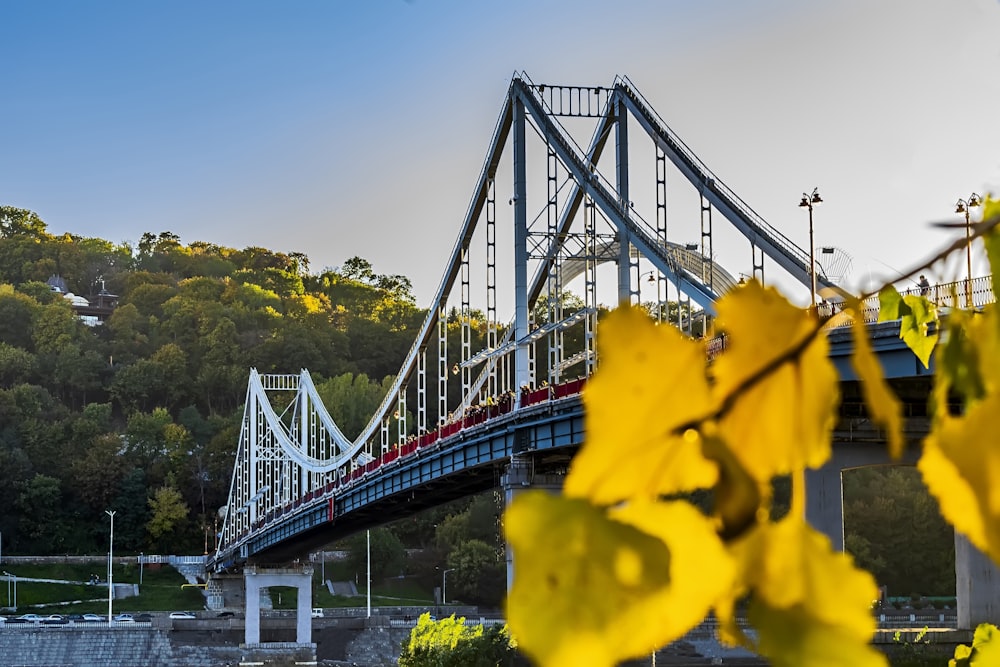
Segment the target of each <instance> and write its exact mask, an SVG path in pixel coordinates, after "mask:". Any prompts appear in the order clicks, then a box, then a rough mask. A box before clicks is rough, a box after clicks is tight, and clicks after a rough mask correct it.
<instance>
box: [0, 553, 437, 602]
mask: <svg viewBox="0 0 1000 667" xmlns="http://www.w3.org/2000/svg"><path fill="white" fill-rule="evenodd" d="M5 569H7V570H8V571H10V572H11V573H12V574H16V575H17V576H18V582H17V604H18V613H25V612H27V611H31V612H32V613H39V614H41V613H59V614H85V613H98V614H106V613H107V611H108V589H107V587H106V586H91V585H89V584H87V583H80V584H50V583H41V582H30V581H22V580H21V577H25V578H32V579H61V580H69V581H80V582H87V581H89V580H90V577H91V576H92V575H97V576H100V578H101V579H102V580H104V579H106V578H107V571H106V568H105V567H104V566H103V564H97V563H91V564H85V565H79V564H63V563H58V564H55V563H54V564H45V565H15V566H8V567H7V568H5ZM347 569H348V568H346V567H345V566H344V564H343V563H338V562H336V561H328V562H327V563H326V566H325V574H326V578H327V579H332V580H335V581H347V580H349V579H353V578H354V573H353V572H348V571H347ZM322 574H323V568H319V567H317V568H315V571H314V575H313V606H315V607H363V606H365V604H367V598H366V596H365V590H364V582H361V584H360V586H358V589H359V593H360V594H359V595H357V596H344V595H331V594H330V592H329V591H328V590H327V588H326V586H324V585H323V584H322V581H321V576H322ZM114 581H115V583H116V584H122V583H134V584H137V583H139V568H138V566H137V565H135V564H129V565H115V570H114ZM184 583H187V582H186V581H185V579H184V577H182V576H181V575H180V573H179V572H177V571H176V570H174V569H173V568H172V567H169V566H166V565H164V566H162V567H159V568H157V567H156V566H150V565H146V566H144V567H143V570H142V584H141V586H140V587H139V595H138V596H136V597H129V598H122V599H116V600H114V603H113V606H114V611H115V613H118V612H137V611H179V610H185V609H186V610H198V609H203V608H204V606H205V598H204V596H203V595H202V593H201V591H200V590H199V589H197V588H184V589H182V588H181V585H182V584H184ZM279 597H280V602H279ZM271 599H272V602H273V603H274V607H275V608H276V609H294V608H295V605H296V602H297V594H296V589H294V588H289V587H283V586H279V587H274V588H272V589H271ZM74 600H82V602H76V603H73V604H66V603H67V602H69V601H74ZM433 603H434V596H433V594H432V593H431V592H430V591H427V590H426V589H424V588H423V587H421V586H420V585H419V584H418V583H417V582H416V580H415V579H414V578H412V577H400V578H390V579H386V580H385V581H383V582H379V583H376V584H375V585H373V586H372V604H373V605H375V606H391V607H395V606H408V605H413V606H426V605H431V604H433ZM8 604H9V603H8V601H7V598H6V596H5V594H4V591H3V587H2V586H0V606H8Z"/></svg>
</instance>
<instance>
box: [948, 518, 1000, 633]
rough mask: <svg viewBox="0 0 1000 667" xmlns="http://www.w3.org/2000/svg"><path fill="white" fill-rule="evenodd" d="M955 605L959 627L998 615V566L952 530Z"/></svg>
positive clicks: (992, 620)
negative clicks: (953, 534) (953, 537)
mask: <svg viewBox="0 0 1000 667" xmlns="http://www.w3.org/2000/svg"><path fill="white" fill-rule="evenodd" d="M955 604H956V607H957V609H956V611H957V612H958V627H959V629H960V630H972V629H975V627H976V626H977V625H979V624H980V623H996V622H997V619H998V618H1000V569H998V568H997V566H996V564H995V563H994V562H993V561H992V560H990V557H989V556H987V555H986V554H984V553H983V552H982V551H980V550H979V549H977V548H976V547H974V546H972V543H971V542H969V540H968V539H966V537H965V536H964V535H962V534H961V533H955Z"/></svg>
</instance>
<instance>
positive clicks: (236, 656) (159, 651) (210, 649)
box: [0, 627, 241, 667]
mask: <svg viewBox="0 0 1000 667" xmlns="http://www.w3.org/2000/svg"><path fill="white" fill-rule="evenodd" d="M218 639H219V638H216V641H215V642H213V643H217V644H219V645H212V644H196V645H188V646H181V645H178V646H174V645H173V644H172V643H171V641H170V639H169V633H166V632H163V631H161V630H150V629H148V628H135V629H132V628H113V629H108V628H105V629H100V628H87V629H85V630H82V629H73V628H53V627H45V628H33V629H21V628H17V629H13V628H9V629H5V630H3V631H0V665H5V666H9V667H52V666H54V665H58V666H59V667H205V666H206V665H212V666H213V667H216V666H219V667H221V666H222V665H236V664H237V663H239V660H240V655H241V652H240V648H239V645H238V644H232V643H227V642H225V641H222V642H219V641H218Z"/></svg>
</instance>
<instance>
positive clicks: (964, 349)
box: [936, 310, 986, 401]
mask: <svg viewBox="0 0 1000 667" xmlns="http://www.w3.org/2000/svg"><path fill="white" fill-rule="evenodd" d="M972 317H973V315H972V313H969V312H968V311H965V310H956V311H954V312H952V313H951V315H950V316H949V318H948V336H947V339H946V340H945V342H944V344H943V345H942V346H941V351H940V352H939V354H938V360H937V376H936V382H937V383H939V384H942V385H944V386H945V387H949V388H954V390H955V391H956V392H958V393H959V394H961V395H962V397H963V398H964V399H965V400H966V401H976V400H979V399H981V398H982V397H983V395H984V394H985V393H986V382H985V379H984V378H983V376H982V373H981V372H980V364H981V360H980V354H979V346H981V345H983V344H984V342H985V341H984V340H983V339H982V337H981V336H980V337H977V339H976V340H972V339H971V338H970V337H969V331H968V329H969V328H970V327H974V326H975V325H974V323H973V321H972Z"/></svg>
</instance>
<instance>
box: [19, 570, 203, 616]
mask: <svg viewBox="0 0 1000 667" xmlns="http://www.w3.org/2000/svg"><path fill="white" fill-rule="evenodd" d="M8 571H10V572H11V573H12V574H15V575H17V576H18V577H19V579H18V582H17V605H18V612H19V613H24V612H25V611H26V609H27V608H28V607H30V609H31V611H32V612H33V613H61V614H84V613H89V612H94V613H107V610H108V604H107V600H108V589H107V587H106V586H91V585H89V584H86V583H82V584H52V583H42V582H32V581H21V580H20V577H26V578H34V579H64V580H70V581H82V582H86V581H89V579H90V577H91V575H99V576H100V577H101V579H102V580H103V579H106V578H107V572H106V571H105V569H104V568H102V567H100V566H96V565H95V564H89V565H70V564H51V565H48V564H46V565H17V566H10V567H9V568H8ZM114 581H115V583H116V584H120V583H135V584H137V583H139V568H138V566H137V565H121V566H119V565H116V566H115V570H114ZM184 583H187V582H186V581H185V579H184V577H183V576H181V574H180V573H179V572H177V571H176V570H174V569H173V568H172V567H169V566H162V567H160V568H155V567H154V566H148V565H147V566H144V567H143V571H142V585H141V586H140V587H139V595H138V596H136V597H129V598H123V599H116V600H115V601H114V603H113V605H114V610H115V612H116V613H117V612H120V611H121V612H124V611H168V610H169V611H174V610H180V609H202V608H203V607H204V606H205V598H204V596H203V595H202V594H201V592H200V591H199V590H198V589H194V588H185V589H181V584H184ZM0 595H2V590H0ZM73 600H83V602H78V603H75V604H65V603H66V602H67V601H73ZM2 604H3V605H4V606H8V605H9V603H8V601H7V599H6V598H3V600H2Z"/></svg>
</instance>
